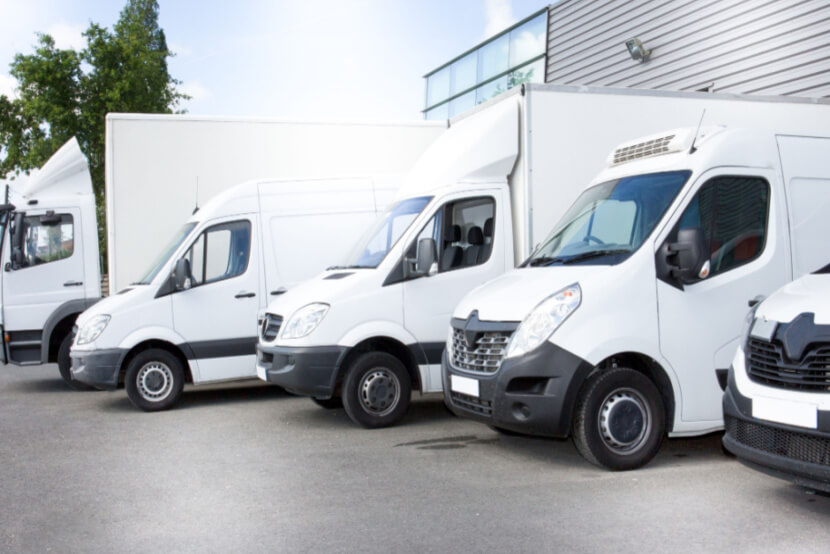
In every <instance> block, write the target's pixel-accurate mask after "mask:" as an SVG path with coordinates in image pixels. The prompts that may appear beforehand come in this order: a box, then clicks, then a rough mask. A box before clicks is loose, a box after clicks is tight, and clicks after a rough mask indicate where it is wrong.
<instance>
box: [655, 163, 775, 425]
mask: <svg viewBox="0 0 830 554" xmlns="http://www.w3.org/2000/svg"><path fill="white" fill-rule="evenodd" d="M784 210H785V206H784V198H783V191H782V188H781V184H780V180H779V179H778V177H777V175H776V174H775V173H773V172H772V171H770V170H765V169H758V170H755V169H748V168H718V169H717V170H713V171H709V172H707V173H704V174H702V175H701V176H700V177H699V178H698V180H697V181H696V182H695V184H694V185H693V187H692V189H691V190H690V194H689V195H688V196H687V198H686V199H685V203H684V205H683V207H682V208H681V210H679V213H675V214H674V216H673V221H671V222H670V223H669V225H668V226H667V229H668V232H664V233H663V237H662V239H661V240H658V242H657V245H656V246H657V254H656V256H660V255H661V254H660V252H661V249H663V248H664V247H665V246H666V245H667V244H670V243H673V242H675V241H676V240H677V236H678V232H679V230H681V229H684V228H693V227H697V228H699V229H701V231H702V234H703V236H704V238H705V243H706V250H705V251H708V254H709V271H708V275H707V276H705V277H704V278H702V279H700V280H698V281H696V282H694V283H691V284H689V283H680V282H679V281H677V280H675V279H674V278H672V277H671V276H667V275H661V274H660V270H659V269H658V279H657V304H658V319H659V330H660V351H661V353H662V354H663V356H664V357H665V358H666V359H667V360H668V362H669V364H670V365H671V367H672V369H673V370H674V372H675V374H676V375H677V379H678V381H679V383H680V387H681V390H680V391H676V392H679V393H680V394H679V395H677V394H676V395H675V396H676V397H677V396H679V397H681V398H682V408H681V407H678V408H681V409H680V410H678V411H679V414H678V415H679V416H680V418H681V419H682V420H683V421H686V422H700V423H705V422H711V425H712V428H716V427H718V426H719V425H720V424H721V421H722V413H721V396H722V392H721V389H720V386H719V384H718V379H717V375H716V371H715V370H716V369H728V368H729V365H730V363H731V361H732V357H733V356H734V354H735V350H736V349H737V346H738V342H739V340H740V336H739V335H740V332H741V328H742V323H743V321H744V318H745V317H746V314H747V312H748V310H749V306H748V302H749V301H750V300H751V299H753V298H755V297H756V296H758V295H767V294H769V293H771V292H772V291H774V290H775V289H777V288H778V287H780V286H781V285H783V284H784V283H786V282H787V281H788V279H789V275H790V267H789V255H788V252H789V248H788V234H787V231H786V216H785V212H784Z"/></svg>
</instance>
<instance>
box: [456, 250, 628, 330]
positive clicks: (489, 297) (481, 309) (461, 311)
mask: <svg viewBox="0 0 830 554" xmlns="http://www.w3.org/2000/svg"><path fill="white" fill-rule="evenodd" d="M620 265H623V264H620ZM614 267H619V266H607V265H578V266H577V265H573V266H567V265H557V266H551V267H525V268H519V269H514V270H513V271H510V272H509V273H505V274H504V275H502V276H501V277H497V278H496V279H493V280H492V281H489V282H487V283H485V284H483V285H481V286H479V287H478V288H475V289H473V290H472V291H470V293H469V294H467V296H465V297H464V298H463V299H462V300H461V302H459V304H458V306H456V308H455V311H454V312H453V317H457V318H460V319H467V317H468V316H469V315H470V313H471V312H472V311H473V310H478V318H479V320H481V321H521V320H523V319H524V318H525V316H527V315H528V314H529V313H530V311H531V310H533V308H535V307H536V306H537V305H538V304H539V303H540V302H542V300H544V299H545V298H547V297H548V296H550V295H552V294H555V293H557V292H559V291H560V290H562V289H564V288H565V287H568V286H570V285H573V284H574V283H579V285H580V287H581V288H582V294H583V297H584V295H585V289H586V287H588V288H590V284H589V283H590V282H591V281H593V280H594V279H595V278H596V276H598V275H600V274H604V273H605V272H606V271H609V270H611V269H613V268H614Z"/></svg>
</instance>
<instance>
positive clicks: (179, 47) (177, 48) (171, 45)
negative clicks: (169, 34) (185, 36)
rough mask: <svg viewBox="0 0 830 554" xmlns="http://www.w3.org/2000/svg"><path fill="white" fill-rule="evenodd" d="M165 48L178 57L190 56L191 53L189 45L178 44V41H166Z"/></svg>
mask: <svg viewBox="0 0 830 554" xmlns="http://www.w3.org/2000/svg"><path fill="white" fill-rule="evenodd" d="M167 48H168V49H169V50H170V51H171V52H173V53H174V54H175V55H176V56H180V57H186V56H190V55H191V54H192V53H193V49H192V48H191V47H190V46H187V45H185V44H179V43H178V42H168V43H167Z"/></svg>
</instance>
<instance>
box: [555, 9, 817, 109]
mask: <svg viewBox="0 0 830 554" xmlns="http://www.w3.org/2000/svg"><path fill="white" fill-rule="evenodd" d="M634 37H636V38H639V39H640V40H641V41H642V42H643V44H644V45H645V47H646V48H648V49H651V50H652V53H651V58H650V59H649V60H648V61H647V62H646V63H639V62H637V61H634V60H632V59H631V57H630V56H629V55H628V51H627V50H626V47H625V41H626V40H628V39H630V38H634ZM546 82H549V83H559V84H571V85H599V86H614V87H630V88H649V89H662V90H681V91H693V90H702V89H709V90H711V91H717V92H731V93H741V94H765V95H769V94H775V95H785V96H786V95H794V96H807V97H823V96H828V94H829V93H828V89H830V2H828V1H827V0H696V1H694V2H689V1H688V0H629V1H626V2H621V1H618V0H565V1H564V2H562V3H560V4H557V5H555V6H553V7H551V8H550V16H549V19H548V59H547V78H546Z"/></svg>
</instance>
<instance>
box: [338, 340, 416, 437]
mask: <svg viewBox="0 0 830 554" xmlns="http://www.w3.org/2000/svg"><path fill="white" fill-rule="evenodd" d="M411 394H412V384H411V380H410V378H409V373H408V372H407V371H406V368H405V367H404V365H403V364H402V363H401V361H400V360H398V359H397V358H396V357H395V356H392V355H391V354H387V353H386V352H367V353H366V354H362V355H361V356H360V357H358V358H357V359H356V360H354V361H353V362H352V363H351V364H350V365H349V368H348V369H347V373H346V379H345V380H344V381H343V390H342V394H341V397H342V398H343V407H344V408H345V409H346V413H347V414H348V415H349V417H350V418H351V419H352V421H354V422H355V423H357V424H358V425H361V426H363V427H366V428H367V429H375V428H378V427H388V426H390V425H394V424H395V423H397V422H398V421H400V420H401V418H403V416H404V415H405V414H406V411H407V410H408V409H409V397H410V396H411Z"/></svg>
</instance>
